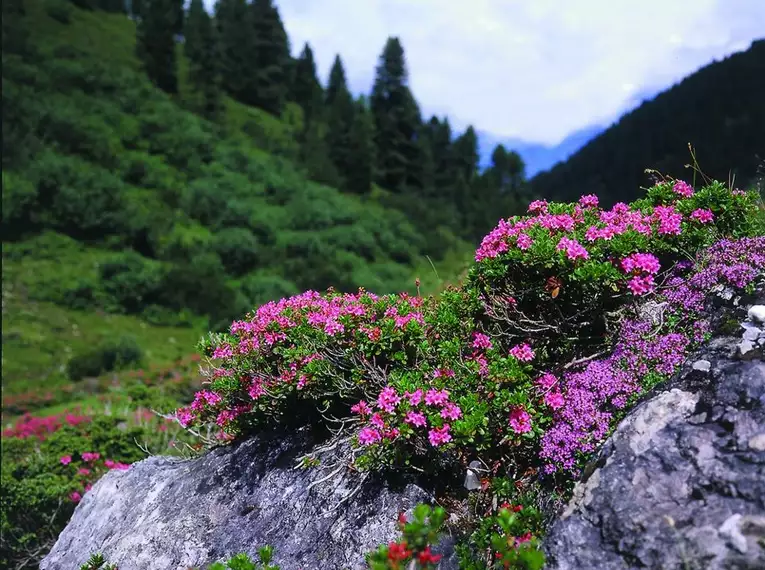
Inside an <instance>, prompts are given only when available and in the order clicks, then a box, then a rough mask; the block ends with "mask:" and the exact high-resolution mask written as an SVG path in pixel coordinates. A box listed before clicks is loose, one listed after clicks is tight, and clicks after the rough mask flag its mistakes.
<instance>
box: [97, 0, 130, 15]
mask: <svg viewBox="0 0 765 570" xmlns="http://www.w3.org/2000/svg"><path fill="white" fill-rule="evenodd" d="M98 7H99V8H100V9H101V10H103V11H104V12H113V13H115V14H122V13H124V12H125V2H124V0H99V1H98Z"/></svg>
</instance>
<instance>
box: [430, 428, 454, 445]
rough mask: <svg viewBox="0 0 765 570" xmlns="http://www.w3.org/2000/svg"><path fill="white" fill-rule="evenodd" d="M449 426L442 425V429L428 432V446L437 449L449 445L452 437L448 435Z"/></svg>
mask: <svg viewBox="0 0 765 570" xmlns="http://www.w3.org/2000/svg"><path fill="white" fill-rule="evenodd" d="M449 429H450V426H449V424H444V426H443V427H440V428H434V429H432V430H430V431H429V432H428V440H429V441H430V445H432V446H433V447H438V446H439V445H441V444H444V443H449V442H450V441H451V440H452V436H451V435H450V434H449Z"/></svg>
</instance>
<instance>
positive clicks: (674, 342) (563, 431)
mask: <svg viewBox="0 0 765 570" xmlns="http://www.w3.org/2000/svg"><path fill="white" fill-rule="evenodd" d="M628 259H629V261H628V262H627V263H626V264H625V265H626V266H625V270H627V269H628V268H629V269H633V268H638V269H640V270H641V271H648V270H653V269H657V265H656V264H655V263H654V261H653V260H652V259H650V258H646V257H640V258H635V257H633V258H628ZM625 261H627V260H625ZM763 268H765V237H756V238H745V239H741V240H737V241H730V240H723V241H720V242H718V243H717V244H716V245H714V246H713V247H711V248H709V249H708V250H706V252H704V254H703V256H702V257H701V259H699V260H698V262H697V264H696V265H695V267H694V268H693V270H692V271H691V273H690V274H688V275H680V274H679V273H680V272H681V271H682V270H683V266H681V267H680V268H679V269H678V271H677V273H678V275H675V276H674V277H672V278H671V279H670V280H669V281H668V283H667V287H666V289H665V290H664V291H662V292H661V297H660V299H659V301H661V302H663V311H665V313H666V316H665V318H664V320H663V322H667V323H668V322H670V319H669V318H668V317H669V316H670V315H671V316H672V317H673V318H672V319H671V322H672V323H673V324H672V325H671V326H670V325H667V324H665V325H664V326H663V328H662V329H661V330H660V331H659V332H658V334H657V331H656V325H655V322H654V319H653V318H652V317H651V316H650V315H646V316H644V317H636V318H633V319H629V320H626V321H625V322H624V323H623V324H622V327H621V331H620V333H619V335H618V341H617V343H616V345H615V347H614V349H613V352H612V354H611V355H610V356H608V357H607V358H604V359H600V360H594V361H592V362H589V363H588V364H587V365H586V366H585V367H584V368H583V369H581V370H579V371H575V372H570V373H567V374H565V375H564V376H563V377H562V378H561V379H560V380H558V379H557V378H556V377H554V376H553V375H552V374H549V373H548V374H545V375H543V376H542V377H541V378H540V379H539V380H538V382H537V384H538V386H539V387H540V388H541V390H542V391H543V393H544V394H545V395H544V396H543V398H544V400H545V402H546V403H548V405H549V403H550V402H549V396H550V394H560V396H559V397H558V396H556V400H555V402H556V405H555V406H550V407H551V408H553V409H554V410H555V412H554V416H553V424H552V427H551V428H550V429H549V430H548V431H547V432H546V433H545V434H544V436H543V437H542V441H541V450H540V457H541V458H542V459H543V461H545V470H546V471H547V472H548V473H552V472H555V471H560V470H563V471H576V468H577V466H578V460H579V458H580V457H581V456H582V454H588V453H591V452H593V451H595V449H597V446H598V445H599V444H600V443H601V442H602V441H603V439H604V438H605V437H606V435H607V434H608V432H609V429H610V427H611V425H612V423H613V419H614V416H615V415H616V414H617V413H618V412H619V411H620V410H623V409H624V408H625V407H626V406H627V405H628V403H629V401H630V399H631V398H633V397H634V396H636V395H638V394H640V393H641V392H642V391H643V390H644V389H646V388H649V387H651V386H652V385H653V384H655V383H656V382H658V381H659V380H661V379H663V378H667V377H669V376H670V375H671V374H672V373H673V372H674V371H675V370H676V369H677V367H678V366H679V365H680V364H681V363H682V362H683V360H684V359H685V358H686V356H687V355H688V353H689V350H690V348H691V347H692V346H693V345H694V343H698V342H700V341H701V340H703V338H704V333H705V332H706V331H707V329H708V323H707V322H706V320H705V319H704V318H703V315H702V311H703V309H704V300H705V299H706V298H708V297H709V295H710V294H711V293H712V292H713V291H714V290H715V288H716V287H718V286H721V285H722V286H726V287H734V288H738V289H742V288H744V287H746V286H747V285H749V284H750V283H752V282H753V281H754V280H755V279H756V278H757V277H758V276H761V275H763ZM657 306H660V307H661V306H662V305H661V304H659V305H657ZM554 387H555V390H556V391H555V392H553V391H552V390H553V388H554ZM558 404H560V405H558Z"/></svg>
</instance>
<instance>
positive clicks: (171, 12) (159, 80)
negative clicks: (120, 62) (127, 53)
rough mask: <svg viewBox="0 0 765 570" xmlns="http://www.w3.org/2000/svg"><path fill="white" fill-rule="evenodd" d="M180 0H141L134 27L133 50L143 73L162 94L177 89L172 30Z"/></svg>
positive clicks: (175, 23)
mask: <svg viewBox="0 0 765 570" xmlns="http://www.w3.org/2000/svg"><path fill="white" fill-rule="evenodd" d="M179 5H182V2H181V0H145V2H144V5H143V7H142V14H141V18H140V20H139V22H138V26H137V27H136V34H137V38H136V39H137V41H136V50H137V52H138V57H139V58H140V59H141V61H142V63H143V66H144V69H145V70H146V74H147V75H148V76H149V79H150V80H151V82H152V83H154V84H155V85H156V86H157V87H159V88H160V89H162V90H163V91H165V92H166V93H177V92H178V78H177V73H176V61H175V30H176V29H177V28H178V26H179V24H178V18H179V14H182V11H180V12H179V10H178V6H179Z"/></svg>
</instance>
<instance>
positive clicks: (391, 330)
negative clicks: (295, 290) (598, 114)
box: [176, 181, 752, 469]
mask: <svg viewBox="0 0 765 570" xmlns="http://www.w3.org/2000/svg"><path fill="white" fill-rule="evenodd" d="M751 205H752V204H751V202H750V198H749V197H748V196H747V195H744V196H734V195H733V194H732V193H731V192H730V191H729V190H728V189H726V188H724V187H723V186H722V185H719V184H715V185H711V186H709V187H705V188H701V189H698V190H694V189H692V188H691V187H690V186H689V185H687V184H685V183H679V182H678V183H675V182H674V181H672V182H669V183H664V184H661V185H659V186H657V187H655V188H653V189H651V190H650V191H649V195H648V197H647V198H646V199H644V200H641V201H638V202H636V203H633V204H631V205H628V204H623V203H617V204H615V205H613V206H612V207H611V208H610V209H603V208H601V206H600V204H599V202H598V200H597V198H596V197H594V196H584V197H582V199H580V200H579V201H578V202H576V203H573V204H556V203H548V202H546V201H536V202H533V203H532V204H530V205H529V215H528V216H523V217H514V218H510V219H508V220H502V221H500V222H499V224H498V226H497V228H495V229H494V230H493V231H492V232H491V233H490V234H489V235H488V236H486V238H484V240H483V241H482V243H481V246H480V247H479V248H478V250H477V252H476V261H477V263H476V265H475V266H474V267H473V268H472V269H471V271H470V273H469V275H468V279H467V280H466V282H465V284H464V285H462V286H461V287H460V288H450V289H447V290H446V291H444V292H442V293H441V294H440V295H439V296H437V297H434V298H421V297H419V296H416V297H412V296H410V295H406V294H401V295H386V296H377V295H375V294H373V293H369V292H366V291H364V290H360V291H358V292H357V293H353V294H350V293H345V294H340V293H336V292H334V291H329V292H328V293H326V294H320V293H318V292H315V291H308V292H306V293H303V294H301V295H297V296H294V297H290V298H287V299H281V300H279V301H274V302H271V303H267V304H266V305H263V306H261V307H260V308H258V309H257V310H256V311H255V312H254V313H252V314H250V315H248V316H247V317H246V318H245V319H243V320H240V321H236V322H234V323H233V324H232V325H231V328H230V332H229V333H227V334H222V335H212V336H211V337H210V338H209V339H208V340H207V341H206V342H205V343H204V344H203V346H202V350H203V351H204V353H205V355H206V356H207V357H208V368H207V369H206V370H205V375H206V377H207V383H206V384H207V385H206V386H205V388H204V389H203V390H200V391H199V392H197V394H196V396H195V397H194V400H193V402H192V403H191V404H190V405H189V406H186V407H184V408H181V409H179V410H178V411H177V413H176V418H177V419H178V421H179V422H180V423H181V424H182V425H184V426H192V425H198V424H214V425H217V426H218V427H219V428H220V429H221V430H223V432H224V433H225V434H227V437H232V436H236V435H238V434H240V433H246V432H247V431H248V430H258V429H262V428H263V427H264V426H267V425H273V424H274V423H279V422H289V421H292V420H293V419H294V420H297V418H294V417H293V416H291V415H290V413H289V410H290V409H291V408H293V407H294V406H299V405H301V404H300V402H307V403H309V404H310V405H313V406H315V407H316V408H322V410H325V409H329V408H328V407H327V406H329V407H330V408H331V409H332V413H333V414H338V413H339V414H346V417H345V420H344V425H345V426H352V429H353V432H352V433H351V434H350V436H351V437H350V440H351V441H353V442H354V444H355V449H354V455H353V457H354V460H355V461H357V463H356V465H357V466H358V467H359V468H365V467H367V466H370V465H372V466H380V465H383V464H393V463H394V462H396V461H400V460H401V459H402V458H403V459H406V461H407V462H408V464H410V465H413V461H414V458H417V461H421V463H420V466H421V467H423V468H428V469H436V468H437V466H438V465H439V461H438V460H437V459H440V458H444V457H451V456H452V455H454V454H455V452H456V455H458V456H459V457H461V458H464V457H468V456H470V455H471V454H482V455H483V456H495V457H506V456H507V453H506V452H507V446H511V447H523V448H524V449H519V450H518V451H519V452H522V453H520V455H525V456H532V455H534V452H537V453H540V452H541V454H542V459H543V460H544V461H545V462H546V463H548V464H549V465H557V466H558V467H557V468H565V469H574V468H575V467H576V464H577V461H578V459H579V457H580V456H581V454H582V453H588V452H590V451H592V450H594V449H595V448H596V446H597V445H598V443H599V442H600V441H601V440H602V438H603V437H604V436H605V434H606V433H607V432H608V430H609V429H610V426H611V425H612V423H613V421H614V419H615V417H617V416H618V413H620V411H621V410H624V409H625V408H626V407H627V406H628V405H629V403H630V402H631V401H632V400H633V399H634V397H636V395H637V394H639V393H640V391H641V390H642V389H644V388H645V385H646V382H647V381H653V380H651V379H652V378H654V376H656V375H659V376H661V375H666V374H669V373H671V371H672V370H673V369H674V367H675V366H676V365H677V361H676V357H675V356H673V355H675V354H683V353H684V351H686V350H687V349H688V347H689V346H691V344H692V343H693V342H696V340H697V338H699V337H700V336H701V335H703V332H704V327H703V326H700V325H699V326H693V325H690V324H689V325H688V326H687V327H685V328H683V330H666V331H659V332H658V333H656V334H654V336H651V334H649V332H648V331H647V330H646V329H645V326H644V324H645V323H643V321H640V320H639V319H637V320H636V319H632V320H629V321H625V322H616V323H614V322H609V321H608V320H607V318H606V315H624V314H630V311H628V310H626V308H627V307H629V306H630V305H631V304H633V303H640V302H644V301H645V300H646V299H648V300H655V299H665V300H667V301H668V302H670V301H672V300H673V299H675V298H676V299H678V300H681V298H682V302H685V303H686V304H689V305H690V304H693V303H696V302H697V301H696V300H694V299H695V298H694V296H693V295H692V294H691V292H690V291H689V290H686V288H684V287H682V286H679V282H675V281H673V279H683V280H684V279H685V277H684V276H682V275H680V274H679V273H677V272H676V271H674V268H675V267H676V266H677V264H678V262H680V261H681V260H682V258H681V257H680V256H681V255H685V254H686V253H689V254H691V255H693V254H696V253H697V252H698V251H700V250H702V249H703V248H704V247H706V246H708V245H709V244H710V243H711V242H712V239H713V236H716V235H719V234H724V233H725V231H730V230H731V229H732V228H733V229H736V228H740V227H742V221H741V220H743V219H744V218H745V217H746V216H747V215H748V214H747V213H746V212H747V210H746V209H747V208H750V207H751ZM735 231H738V230H737V229H736V230H735ZM680 252H682V253H680ZM724 271H725V272H726V273H725V274H726V275H727V276H728V277H729V278H730V279H732V280H734V281H736V279H738V282H743V281H745V280H746V278H747V277H748V276H749V275H750V273H751V267H749V266H747V267H744V266H740V267H737V268H736V269H725V270H724ZM694 275H695V274H694ZM684 283H686V281H682V283H681V284H684ZM630 292H631V293H632V294H625V293H630ZM649 294H650V295H649ZM686 317H687V315H686V316H683V318H686ZM675 321H676V319H675V320H672V323H673V326H674V322H675ZM668 322H669V321H668ZM620 330H621V340H620V341H618V342H617V344H616V346H608V345H607V343H609V342H613V339H618V338H620V337H619V336H618V334H615V333H618V332H619V331H620ZM654 332H655V331H654ZM595 350H602V351H604V352H606V353H607V352H609V351H613V353H612V354H611V355H610V356H609V357H607V358H604V359H600V360H593V361H591V362H589V363H588V364H587V365H586V366H585V367H584V368H580V369H576V368H575V369H571V370H568V371H566V372H565V373H563V374H561V373H559V372H557V370H558V369H559V367H560V366H561V364H562V362H568V361H569V360H572V359H575V358H576V357H578V356H581V355H582V354H591V353H593V352H594V351H595ZM323 413H324V412H323V411H322V413H321V414H318V415H319V416H322V415H323ZM337 417H339V416H337ZM320 421H321V420H320ZM346 433H347V432H346ZM540 438H542V443H541V446H542V447H541V448H540V447H539V446H540ZM526 452H528V453H526ZM450 454H452V455H450ZM434 459H436V461H434Z"/></svg>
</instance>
